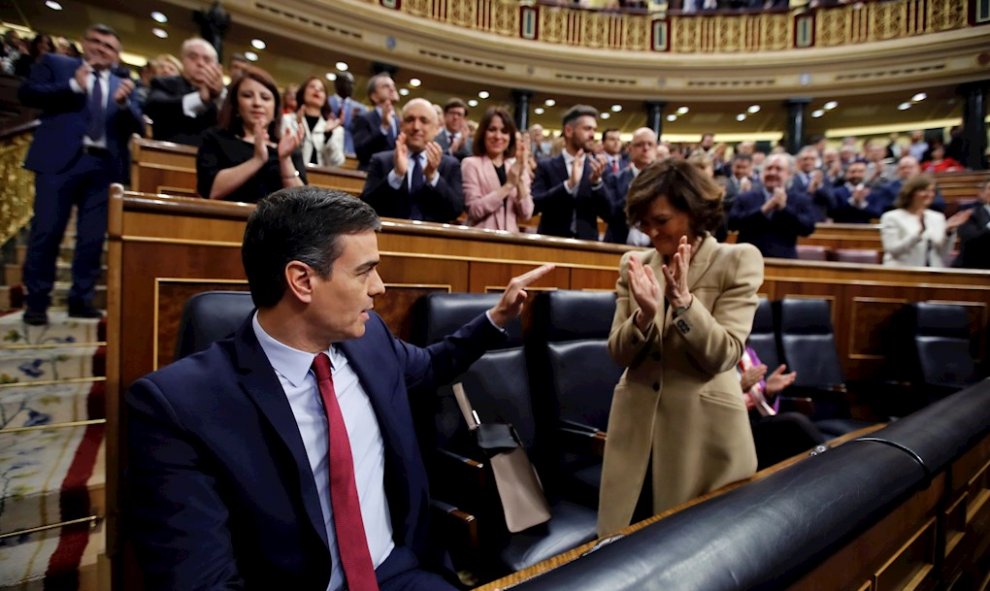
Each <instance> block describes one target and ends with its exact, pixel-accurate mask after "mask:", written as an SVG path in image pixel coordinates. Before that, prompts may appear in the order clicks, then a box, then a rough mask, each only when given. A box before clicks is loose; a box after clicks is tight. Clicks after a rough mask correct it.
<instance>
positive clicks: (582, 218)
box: [532, 105, 612, 240]
mask: <svg viewBox="0 0 990 591" xmlns="http://www.w3.org/2000/svg"><path fill="white" fill-rule="evenodd" d="M563 127H564V151H563V153H561V155H560V156H557V157H556V158H547V159H544V160H540V161H539V163H538V164H537V165H536V178H535V179H534V180H533V188H532V194H533V202H534V204H535V205H536V208H535V209H536V213H538V214H540V227H539V230H538V231H539V233H540V234H545V235H547V236H563V237H565V238H580V239H582V240H598V218H599V217H601V218H602V219H605V220H607V219H609V217H610V216H611V213H612V204H611V200H610V199H609V194H608V188H607V187H606V186H605V182H604V176H603V175H604V172H605V162H604V158H602V159H601V160H599V159H597V158H596V157H595V155H594V153H593V152H592V149H593V147H594V143H595V130H596V129H598V111H597V110H595V109H594V108H593V107H589V106H587V105H576V106H574V107H571V109H569V110H568V111H567V112H566V113H564V117H563Z"/></svg>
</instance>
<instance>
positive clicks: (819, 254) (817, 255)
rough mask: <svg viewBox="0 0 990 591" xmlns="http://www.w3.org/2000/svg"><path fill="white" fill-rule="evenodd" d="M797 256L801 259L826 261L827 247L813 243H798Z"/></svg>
mask: <svg viewBox="0 0 990 591" xmlns="http://www.w3.org/2000/svg"><path fill="white" fill-rule="evenodd" d="M797 258H799V259H801V260H803V261H827V260H828V247H826V246H818V245H815V244H798V245H797Z"/></svg>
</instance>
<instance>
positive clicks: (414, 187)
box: [409, 154, 426, 194]
mask: <svg viewBox="0 0 990 591" xmlns="http://www.w3.org/2000/svg"><path fill="white" fill-rule="evenodd" d="M419 157H420V155H419V154H415V155H413V161H414V162H415V164H413V170H412V179H410V181H409V192H410V193H413V194H415V193H419V190H420V189H422V188H423V183H424V182H425V181H426V178H425V177H424V176H423V164H422V162H421V161H420V158H419Z"/></svg>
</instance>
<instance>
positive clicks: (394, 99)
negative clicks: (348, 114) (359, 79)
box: [351, 72, 433, 170]
mask: <svg viewBox="0 0 990 591" xmlns="http://www.w3.org/2000/svg"><path fill="white" fill-rule="evenodd" d="M368 100H370V101H371V104H373V105H374V106H375V108H373V109H370V110H368V112H366V113H364V114H362V115H361V116H360V117H356V118H355V119H354V121H352V122H351V136H352V137H353V138H354V154H355V155H356V156H357V159H358V169H359V170H368V163H369V162H371V157H372V156H374V155H375V154H377V153H378V152H384V151H386V150H392V149H394V148H395V138H396V137H397V136H398V135H399V116H398V115H396V113H395V104H396V103H398V102H399V93H398V91H396V90H395V81H394V80H392V77H391V76H389V75H388V74H387V73H385V72H382V73H381V74H375V75H374V76H372V77H371V79H370V80H368ZM428 139H433V138H428Z"/></svg>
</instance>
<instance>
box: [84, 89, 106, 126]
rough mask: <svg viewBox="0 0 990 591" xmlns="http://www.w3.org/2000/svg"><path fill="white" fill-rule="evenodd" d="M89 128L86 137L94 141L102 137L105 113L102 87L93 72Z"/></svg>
mask: <svg viewBox="0 0 990 591" xmlns="http://www.w3.org/2000/svg"><path fill="white" fill-rule="evenodd" d="M88 102H89V126H88V128H87V129H86V136H87V137H89V139H91V140H93V141H96V140H99V139H100V138H101V137H103V134H104V130H105V128H106V112H105V111H104V109H103V85H102V84H100V74H99V73H98V72H93V90H92V91H90V93H89V101H88Z"/></svg>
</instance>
